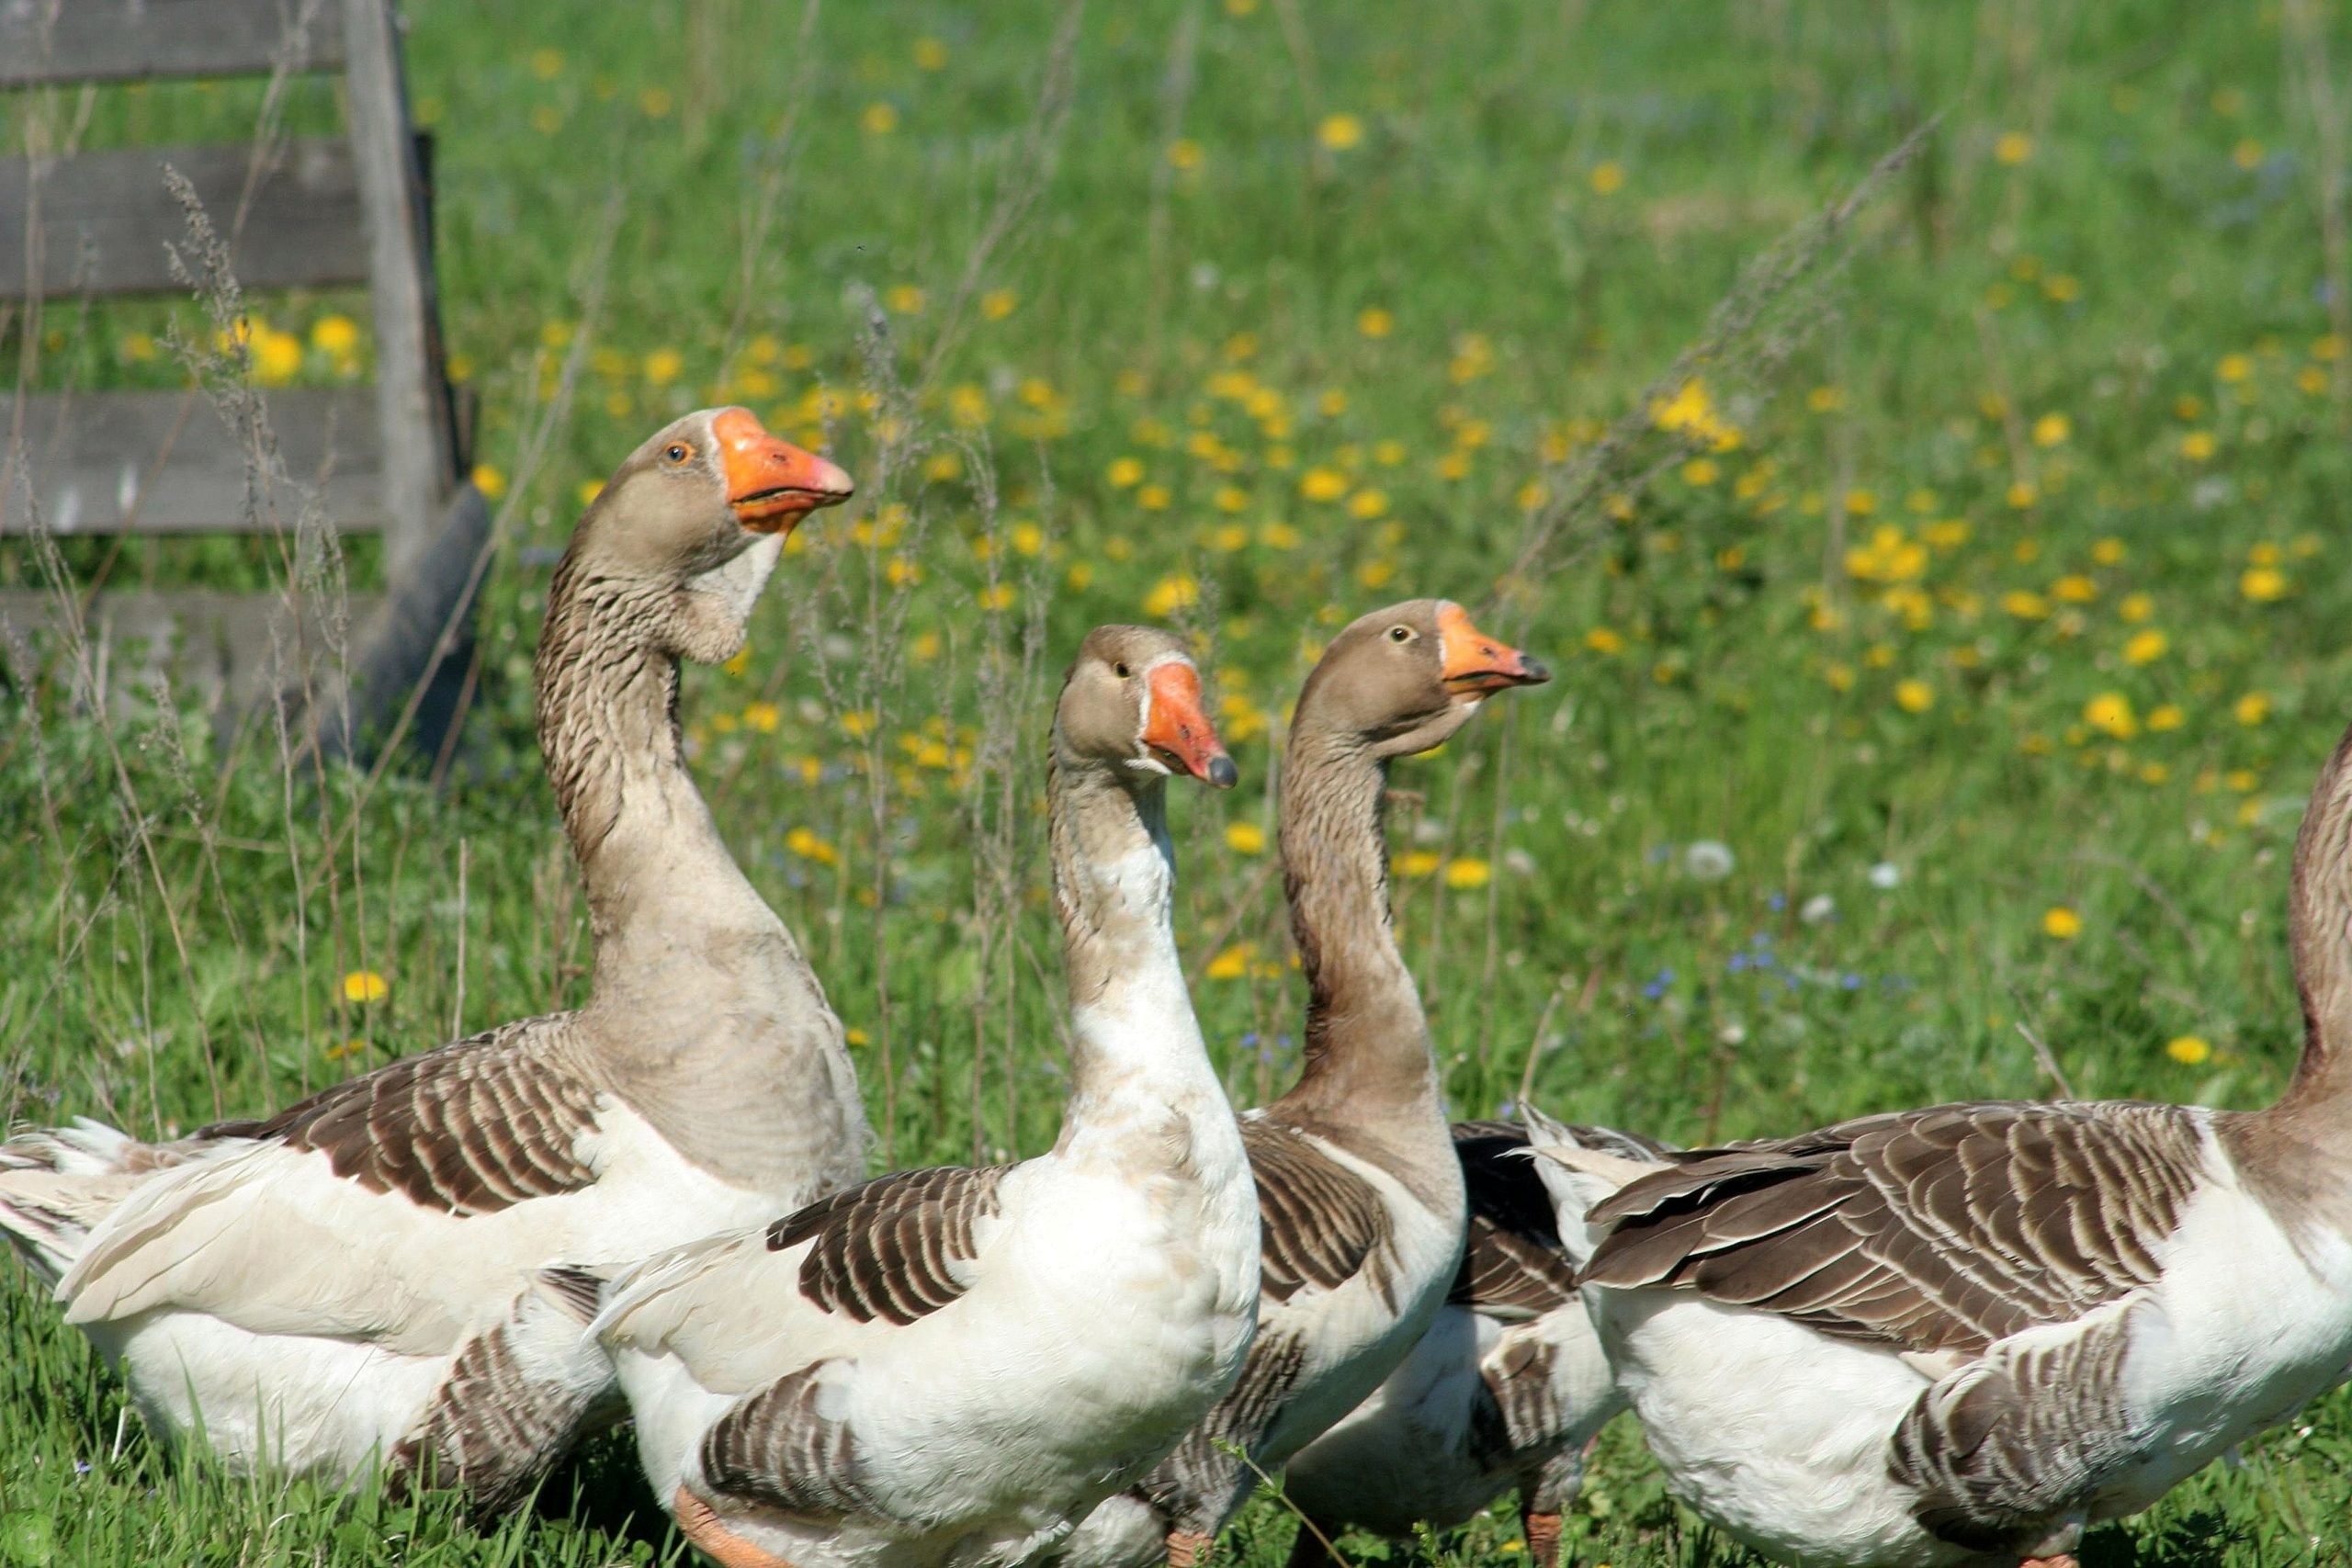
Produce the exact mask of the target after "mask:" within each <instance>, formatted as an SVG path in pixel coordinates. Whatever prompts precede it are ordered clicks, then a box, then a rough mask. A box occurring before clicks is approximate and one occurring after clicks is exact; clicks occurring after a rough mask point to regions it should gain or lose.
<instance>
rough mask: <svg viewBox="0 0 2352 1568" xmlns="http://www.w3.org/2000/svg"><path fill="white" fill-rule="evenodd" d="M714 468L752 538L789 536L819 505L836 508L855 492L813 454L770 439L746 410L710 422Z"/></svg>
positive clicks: (731, 411)
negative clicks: (715, 450) (714, 443)
mask: <svg viewBox="0 0 2352 1568" xmlns="http://www.w3.org/2000/svg"><path fill="white" fill-rule="evenodd" d="M710 433H711V434H712V435H714V436H716V437H717V438H718V464H719V468H720V469H721V470H722V471H723V472H724V473H725V474H726V476H727V504H728V505H729V507H730V508H732V509H733V510H734V513H735V520H736V521H737V522H739V523H741V524H742V525H743V526H744V527H745V528H746V529H748V530H750V531H751V532H752V533H754V534H788V533H790V532H792V530H793V527H794V526H795V525H797V524H798V523H799V521H800V520H801V519H802V518H803V517H806V516H808V515H809V513H811V512H814V511H816V510H817V509H818V508H819V507H820V506H838V505H840V504H841V503H842V502H844V501H847V500H848V499H849V498H850V497H851V495H852V494H854V493H855V491H856V488H857V487H856V486H854V485H853V484H851V483H850V479H849V476H848V475H847V474H845V473H843V472H842V471H841V469H839V468H835V467H834V466H833V465H832V464H831V463H828V462H827V461H825V459H823V458H822V457H818V456H817V455H816V454H815V453H814V452H803V451H802V450H801V449H800V448H799V447H797V446H794V445H793V444H792V443H791V442H789V441H779V440H778V439H776V438H775V436H773V435H770V434H768V433H767V431H766V429H765V428H764V427H763V426H762V424H761V423H760V422H759V421H758V420H757V419H754V418H753V417H752V412H751V411H750V410H749V409H729V410H727V411H726V412H723V413H721V414H720V415H719V416H718V418H717V419H714V420H712V421H711V422H710Z"/></svg>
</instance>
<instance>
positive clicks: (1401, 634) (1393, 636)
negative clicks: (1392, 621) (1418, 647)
mask: <svg viewBox="0 0 2352 1568" xmlns="http://www.w3.org/2000/svg"><path fill="white" fill-rule="evenodd" d="M1388 640H1389V641H1390V642H1410V641H1412V640H1413V628H1412V627H1410V626H1391V627H1389V628H1388Z"/></svg>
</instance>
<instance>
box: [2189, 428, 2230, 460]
mask: <svg viewBox="0 0 2352 1568" xmlns="http://www.w3.org/2000/svg"><path fill="white" fill-rule="evenodd" d="M2220 445H2221V444H2220V443H2219V442H2217V441H2215V440H2214V439H2213V433H2212V432H2211V431H2210V430H2192V431H2190V432H2188V434H2185V435H2183V436H2182V437H2181V438H2180V455H2181V456H2182V457H2186V458H2188V460H2189V461H2190V462H2192V463H2202V462H2204V461H2206V460H2207V459H2209V458H2211V457H2212V456H2213V454H2214V453H2215V452H2216V451H2217V450H2219V449H2220Z"/></svg>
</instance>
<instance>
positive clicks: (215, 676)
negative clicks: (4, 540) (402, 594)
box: [0, 589, 379, 721]
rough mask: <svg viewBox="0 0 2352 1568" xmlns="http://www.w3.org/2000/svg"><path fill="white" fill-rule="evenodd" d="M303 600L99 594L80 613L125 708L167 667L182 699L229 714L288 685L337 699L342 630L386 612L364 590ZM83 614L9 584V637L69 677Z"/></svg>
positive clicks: (74, 679)
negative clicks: (341, 600) (75, 630)
mask: <svg viewBox="0 0 2352 1568" xmlns="http://www.w3.org/2000/svg"><path fill="white" fill-rule="evenodd" d="M296 609H297V606H295V605H293V604H288V603H287V602H286V601H285V600H284V599H282V598H281V597H280V596H278V595H277V594H255V593H213V592H201V591H198V590H192V589H191V590H180V591H175V592H154V593H149V592H122V593H100V594H97V595H96V596H94V597H93V598H92V599H91V601H90V603H89V604H88V606H87V607H86V609H85V610H84V611H83V612H82V615H81V626H82V639H83V648H84V651H85V653H86V657H87V659H88V661H89V662H88V665H87V669H88V672H89V678H90V680H91V682H92V683H93V684H94V685H95V686H96V690H97V691H99V692H101V693H103V694H105V700H106V702H107V706H108V708H109V709H110V710H111V711H113V712H114V713H116V714H117V715H120V714H122V713H124V712H125V711H127V710H130V709H133V708H136V707H138V706H143V705H148V704H149V703H151V702H152V701H153V692H154V689H155V688H154V682H155V681H156V679H157V678H158V677H159V676H161V677H163V678H164V680H166V681H167V682H168V683H169V686H170V690H171V692H172V697H173V701H174V702H175V704H187V703H189V702H191V701H193V703H194V704H195V705H196V706H198V707H199V708H201V709H202V710H204V711H205V712H207V713H209V714H212V715H214V716H216V718H219V719H220V720H223V721H226V720H228V719H230V718H232V717H233V716H234V715H236V714H238V713H242V712H243V710H244V709H245V708H246V707H247V706H248V705H251V704H254V703H256V702H261V701H265V700H267V699H269V698H271V697H274V696H277V695H278V694H281V693H286V694H294V695H296V696H298V697H299V696H300V695H301V694H303V693H304V692H305V691H306V690H307V691H308V692H310V693H312V694H316V695H317V696H318V697H319V698H320V699H321V700H322V702H325V703H329V704H332V703H334V702H336V701H337V700H338V694H339V693H340V692H341V690H342V685H343V680H344V674H343V670H344V664H343V660H341V659H339V658H337V657H336V656H335V652H334V644H335V639H336V637H348V635H349V630H348V628H350V627H351V626H357V625H360V624H363V623H364V622H365V621H367V620H368V619H369V618H371V617H373V616H375V615H378V613H379V599H378V598H377V596H376V595H373V594H355V595H353V596H352V597H351V598H350V600H349V601H348V602H346V603H345V604H336V605H326V604H318V603H316V602H310V603H305V604H302V605H300V615H297V614H296ZM73 626H74V616H73V615H69V614H67V606H65V605H63V604H60V603H59V602H58V601H57V599H56V598H55V597H54V596H52V595H51V594H48V593H43V592H36V591H28V590H23V589H12V590H9V591H6V592H0V642H5V643H6V644H8V645H10V646H11V647H13V648H17V649H24V650H26V651H28V652H29V653H30V654H31V655H32V657H33V659H34V660H37V661H38V662H39V663H40V667H41V668H43V669H44V670H46V671H48V673H49V677H50V678H51V679H52V680H57V681H62V682H66V683H67V684H68V685H69V686H73V685H75V684H78V683H79V682H80V681H81V679H82V677H81V674H80V672H79V671H80V667H79V666H78V664H77V663H76V661H75V657H74V652H75V650H74V648H73V646H72V640H71V636H70V633H71V629H72V627H73ZM10 662H11V663H15V662H16V660H10Z"/></svg>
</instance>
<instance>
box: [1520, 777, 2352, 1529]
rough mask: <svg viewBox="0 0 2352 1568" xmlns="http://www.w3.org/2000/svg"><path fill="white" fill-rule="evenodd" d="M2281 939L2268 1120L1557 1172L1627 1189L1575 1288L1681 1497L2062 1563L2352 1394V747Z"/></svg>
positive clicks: (2102, 1123)
mask: <svg viewBox="0 0 2352 1568" xmlns="http://www.w3.org/2000/svg"><path fill="white" fill-rule="evenodd" d="M2289 928H2290V935H2291V939H2292V943H2293V951H2294V965H2295V978H2296V985H2297V988H2298V990H2299V992H2300V994H2301V1000H2302V1012H2303V1022H2304V1037H2303V1046H2302V1055H2301V1061H2300V1062H2299V1064H2298V1065H2297V1067H2296V1070H2295V1075H2294V1077H2293V1080H2292V1081H2291V1082H2290V1085H2289V1086H2288V1088H2287V1089H2286V1091H2285V1093H2284V1095H2283V1096H2282V1097H2281V1098H2280V1099H2279V1100H2278V1101H2277V1102H2276V1103H2274V1104H2272V1105H2271V1106H2269V1107H2268V1108H2267V1109H2265V1110H2262V1111H2251V1112H2244V1111H2215V1110H2207V1109H2203V1108H2199V1107H2193V1106H2180V1105H2162V1104H2147V1103H2141V1102H2136V1101H2125V1100H2099V1101H2079V1100H2059V1101H2054V1102H2005V1101H1995V1102H1981V1103H1973V1104H1957V1105H1939V1106H1935V1107H1932V1108H1929V1109H1927V1110H1922V1111H1901V1112H1896V1113H1892V1114H1884V1115H1876V1116H1866V1117H1862V1118H1860V1119H1859V1120H1856V1121H1850V1122H1841V1123H1839V1124H1838V1125H1836V1126H1833V1127H1827V1128H1824V1129H1823V1130H1821V1131H1819V1132H1815V1133H1808V1134H1803V1135H1802V1136H1798V1137H1792V1138H1777V1139H1771V1140H1769V1141H1764V1142H1759V1143H1755V1144H1748V1145H1733V1146H1730V1147H1725V1148H1720V1149H1703V1150H1697V1151H1693V1152H1691V1153H1688V1154H1682V1155H1678V1156H1673V1157H1672V1162H1671V1163H1670V1164H1669V1165H1668V1168H1666V1169H1664V1170H1661V1171H1656V1172H1650V1173H1646V1174H1645V1173H1644V1172H1643V1171H1641V1170H1639V1169H1636V1168H1617V1167H1613V1166H1612V1165H1611V1162H1609V1161H1608V1159H1607V1157H1606V1156H1592V1155H1589V1154H1585V1153H1581V1152H1578V1151H1572V1150H1553V1151H1547V1153H1549V1154H1551V1156H1552V1158H1553V1159H1554V1161H1555V1162H1557V1164H1556V1167H1555V1168H1558V1169H1560V1170H1562V1171H1564V1172H1572V1173H1573V1174H1574V1175H1575V1176H1576V1177H1577V1179H1579V1180H1580V1181H1581V1182H1584V1183H1590V1182H1593V1181H1596V1180H1597V1181H1598V1182H1600V1184H1601V1185H1602V1186H1603V1187H1608V1186H1617V1187H1619V1190H1615V1191H1613V1192H1608V1193H1607V1194H1606V1195H1605V1196H1602V1197H1601V1198H1600V1201H1598V1202H1597V1203H1594V1204H1593V1206H1592V1208H1591V1210H1590V1213H1589V1218H1590V1224H1591V1226H1592V1231H1593V1255H1592V1258H1591V1259H1590V1261H1589V1263H1588V1264H1587V1265H1586V1267H1585V1269H1584V1271H1583V1275H1582V1279H1583V1281H1584V1284H1585V1287H1586V1290H1587V1293H1588V1297H1589V1300H1590V1303H1591V1305H1592V1308H1593V1312H1594V1315H1595V1321H1596V1323H1597V1325H1598V1326H1599V1328H1600V1335H1601V1340H1602V1344H1603V1346H1604V1347H1605V1348H1607V1350H1608V1352H1609V1355H1610V1358H1611V1361H1612V1362H1613V1363H1614V1364H1615V1366H1616V1368H1617V1370H1618V1378H1619V1384H1620V1386H1621V1387H1622V1388H1623V1390H1624V1392H1625V1393H1626V1395H1627V1397H1628V1398H1629V1399H1630V1400H1631V1402H1632V1404H1633V1405H1634V1409H1635V1411H1637V1412H1638V1413H1639V1415H1640V1416H1641V1419H1642V1424H1643V1427H1644V1429H1645V1432H1646V1434H1647V1436H1648V1438H1649V1443H1650V1447H1651V1449H1652V1450H1654V1451H1655V1452H1656V1454H1657V1460H1658V1462H1659V1464H1660V1465H1661V1466H1662V1467H1663V1469H1664V1470H1665V1472H1666V1475H1667V1477H1668V1483H1669V1485H1670V1486H1671V1487H1672V1488H1673V1490H1674V1491H1675V1493H1676V1495H1679V1496H1680V1497H1681V1498H1682V1500H1683V1501H1684V1502H1686V1503H1688V1504H1689V1505H1690V1506H1691V1507H1692V1508H1693V1509H1695V1510H1696V1511H1697V1512H1698V1513H1699V1514H1700V1515H1701V1516H1702V1517H1705V1518H1707V1519H1708V1520H1710V1521H1711V1522H1713V1524H1715V1525H1716V1526H1718V1527H1719V1528H1720V1529H1723V1530H1724V1531H1725V1532H1726V1533H1727V1534H1729V1535H1731V1536H1733V1537H1735V1538H1736V1539H1737V1540H1741V1541H1744V1542H1746V1543H1747V1544H1748V1545H1750V1546H1752V1547H1754V1548H1756V1549H1757V1550H1758V1551H1762V1552H1764V1553H1766V1554H1767V1555H1770V1556H1772V1557H1776V1558H1780V1559H1781V1560H1783V1561H1787V1562H1804V1563H1805V1564H1807V1565H1808V1568H1811V1565H1824V1568H1865V1565H1871V1568H1878V1565H1892V1568H1940V1565H1943V1564H1952V1563H1983V1564H2001V1563H2018V1562H2026V1563H2042V1564H2065V1565H2071V1564H2072V1562H2073V1561H2074V1559H2073V1553H2074V1551H2075V1546H2076V1544H2077V1542H2078V1541H2079V1540H2080V1538H2081V1536H2082V1533H2083V1531H2084V1529H2085V1528H2086V1526H2088V1525H2092V1524H2096V1523H2098V1522H2100V1521H2102V1520H2107V1519H2113V1518H2119V1517H2123V1516H2125V1515H2129V1514H2132V1513H2136V1512H2138V1511H2139V1510H2140V1509H2142V1508H2144V1507H2146V1506H2149V1505H2150V1504H2152V1503H2154V1501H2155V1500H2156V1499H2157V1498H2159V1497H2161V1496H2162V1495H2164V1494H2165V1492H2166V1491H2167V1490H2168V1489H2170V1488H2171V1487H2172V1486H2173V1485H2174V1484H2176V1483H2178V1482H2180V1481H2182V1480H2183V1479H2185V1478H2187V1477H2188V1476H2189V1475H2191V1474H2193V1473H2195V1472H2197V1471H2199V1470H2200V1469H2202V1468H2203V1467H2204V1466H2205V1465H2206V1464H2208V1463H2209V1462H2211V1461H2212V1460H2213V1459H2214V1458H2216V1457H2217V1456H2219V1455H2221V1454H2222V1453H2223V1452H2225V1451H2226V1450H2229V1449H2230V1448H2232V1447H2233V1446H2234V1445H2235V1444H2237V1443H2239V1442H2241V1441H2243V1440H2244V1439H2245V1438H2249V1437H2252V1436H2253V1435H2255V1434H2256V1433H2258V1432H2260V1431H2262V1430H2264V1429H2265V1428H2267V1427H2272V1426H2275V1425H2276V1424H2278V1422H2280V1421H2282V1420H2284V1419H2286V1418H2287V1417H2288V1416H2290V1415H2291V1414H2292V1413H2293V1412H2294V1411H2295V1410H2297V1409H2298V1408H2300V1407H2301V1405H2302V1404H2305V1403H2306V1402H2307V1401H2309V1400H2311V1399H2312V1397H2314V1396H2315V1395H2317V1394H2319V1393H2323V1392H2324V1391H2326V1390H2327V1389H2329V1388H2331V1387H2333V1386H2335V1384H2336V1383H2337V1382H2341V1381H2343V1379H2344V1378H2345V1376H2346V1364H2347V1362H2352V1154H2347V1153H2346V1145H2347V1138H2346V1134H2347V1132H2352V1125H2347V1122H2352V1055H2347V1052H2348V1051H2352V946H2347V942H2352V732H2347V733H2346V736H2345V739H2344V740H2343V742H2342V743H2340V744H2339V745H2338V746H2337V747H2336V749H2335V753H2334V755H2333V756H2331V757H2330V758H2329V760H2328V762H2327V765H2326V767H2325V769H2324V772H2322V773H2321V774H2320V778H2319V783H2318V785H2317V787H2316V789H2315V790H2314V791H2313V793H2312V799H2311V804H2310V807H2309V808H2308V809H2307V811H2306V812H2305V815H2304V818H2303V823H2302V828H2301V833H2300V835H2299V837H2298V839H2297V840H2296V845H2295V862H2294V874H2293V882H2292V888H2291V893H2290V900H2289ZM1547 1174H1548V1172H1547ZM1629 1177H1630V1178H1632V1179H1631V1180H1630V1181H1628V1180H1627V1178H1629ZM1575 1201H1577V1202H1578V1203H1580V1202H1581V1201H1582V1199H1581V1198H1577V1200H1575Z"/></svg>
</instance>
